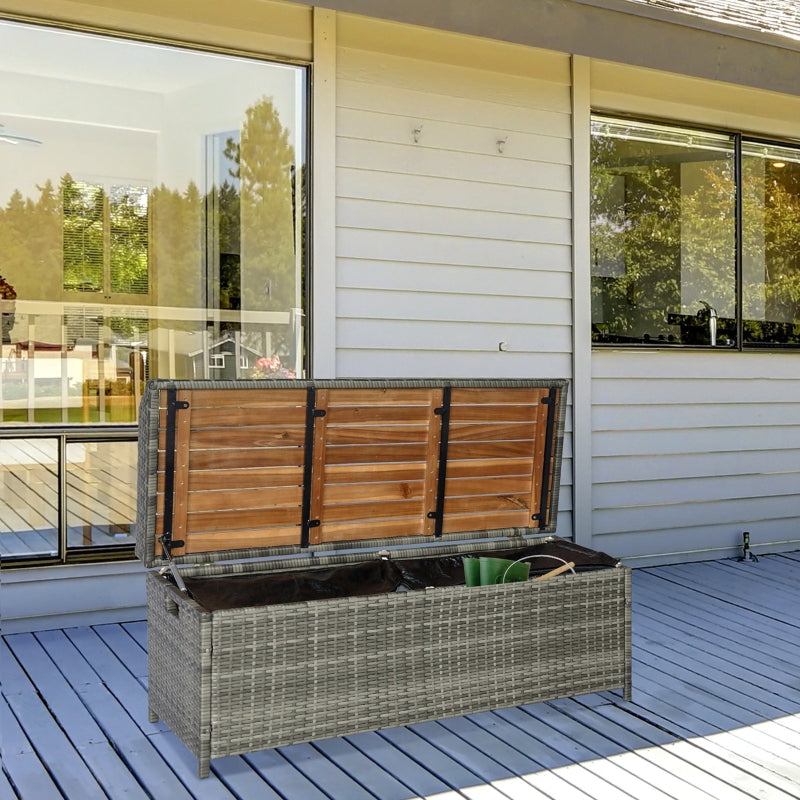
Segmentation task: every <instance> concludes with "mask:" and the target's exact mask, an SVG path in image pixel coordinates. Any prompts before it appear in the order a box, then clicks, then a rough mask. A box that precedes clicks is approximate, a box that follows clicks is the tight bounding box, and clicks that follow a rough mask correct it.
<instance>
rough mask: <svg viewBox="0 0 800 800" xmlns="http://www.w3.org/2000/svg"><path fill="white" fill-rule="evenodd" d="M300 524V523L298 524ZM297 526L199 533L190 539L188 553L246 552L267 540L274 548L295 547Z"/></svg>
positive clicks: (260, 545)
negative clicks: (282, 546)
mask: <svg viewBox="0 0 800 800" xmlns="http://www.w3.org/2000/svg"><path fill="white" fill-rule="evenodd" d="M298 524H299V523H298ZM298 531H299V528H298V526H297V525H290V526H283V527H281V526H273V527H271V528H265V527H264V526H259V527H257V528H250V529H239V530H223V531H218V532H197V533H193V534H192V535H191V536H190V537H189V542H188V544H187V549H186V552H187V553H207V552H210V551H214V550H245V549H251V548H255V547H263V546H264V541H265V539H266V540H268V541H269V544H270V545H272V546H280V545H294V544H297V542H298V540H299V538H300V537H299V534H298Z"/></svg>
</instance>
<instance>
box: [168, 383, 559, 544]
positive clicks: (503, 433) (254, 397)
mask: <svg viewBox="0 0 800 800" xmlns="http://www.w3.org/2000/svg"><path fill="white" fill-rule="evenodd" d="M251 392H254V393H255V394H251ZM275 392H278V393H279V394H277V395H276V394H275ZM287 392H288V393H287ZM546 392H547V390H546V389H518V388H510V389H499V388H496V387H492V388H486V389H460V388H459V389H453V390H452V392H451V399H452V408H451V416H450V427H449V431H448V433H449V441H450V444H449V455H448V475H447V482H446V485H445V514H446V515H447V514H456V515H457V516H458V517H459V521H458V522H457V523H455V525H456V527H458V529H460V530H467V529H469V527H463V526H464V525H465V524H466V519H469V523H470V525H471V526H472V529H473V530H478V529H480V527H481V525H482V524H484V523H485V524H487V525H488V526H489V527H505V526H506V525H507V524H518V523H517V522H516V518H515V522H514V523H510V522H508V520H509V514H513V515H516V516H519V513H518V512H517V511H514V510H513V509H514V508H518V509H522V510H523V511H524V512H525V519H524V521H523V522H522V524H523V525H530V524H531V521H530V519H529V518H530V516H531V513H532V512H531V511H530V510H529V509H530V508H534V506H533V505H531V504H532V503H533V502H534V501H535V502H537V503H538V501H539V498H540V495H541V491H540V489H541V487H540V486H539V485H537V484H536V481H535V477H534V464H533V462H534V460H535V459H536V457H537V455H538V457H539V458H541V456H542V455H543V450H542V447H543V443H544V439H545V436H544V421H545V420H546V410H547V406H545V405H543V404H542V403H541V398H542V397H543V396H544V395H545V394H546ZM240 394H244V395H246V396H245V397H240V396H239V395H240ZM307 398H308V395H307V393H306V391H305V389H303V390H299V391H298V390H295V391H292V390H273V389H265V390H263V391H262V390H260V389H256V390H253V389H249V388H248V389H247V390H241V392H240V391H239V390H230V391H229V390H192V391H190V392H188V393H187V396H186V399H187V402H188V403H189V408H188V410H186V411H179V412H178V417H177V418H178V420H179V427H178V442H179V444H178V449H179V450H180V448H184V449H185V450H186V452H187V453H188V455H187V458H188V460H189V464H190V468H189V473H190V475H191V478H190V479H186V480H185V481H184V479H183V478H181V479H180V480H179V481H177V482H176V487H178V486H179V491H181V492H184V493H185V497H182V498H181V499H180V503H181V508H183V506H185V507H186V511H187V514H188V516H187V519H186V526H187V529H186V533H187V535H188V536H189V537H193V536H196V535H203V536H204V537H206V538H205V539H204V541H215V542H216V541H218V540H219V538H218V537H217V535H216V533H215V532H217V531H220V532H222V531H223V530H225V529H230V530H231V531H232V532H236V531H239V530H248V531H252V530H255V529H257V528H259V527H263V528H264V539H263V541H262V542H261V544H262V545H264V546H269V545H270V544H274V543H275V542H274V540H273V539H272V538H271V536H272V533H273V532H274V529H275V528H276V527H277V528H280V529H281V530H283V529H285V528H287V527H291V526H292V525H295V524H297V525H298V526H299V523H300V522H301V517H302V506H303V502H304V495H303V490H302V483H303V481H304V480H305V479H306V478H308V477H309V475H310V481H311V483H310V487H309V501H310V508H309V512H310V516H309V518H310V519H311V520H319V521H320V522H321V524H320V525H318V526H311V528H310V529H309V532H308V536H309V540H310V543H311V544H316V543H319V542H323V541H332V539H331V538H330V537H333V536H335V537H338V536H340V535H342V536H345V537H349V536H350V533H351V531H352V532H355V531H356V530H358V529H361V528H363V525H364V523H365V522H368V521H370V520H375V521H379V522H380V523H381V526H380V528H381V530H388V528H387V526H391V529H392V530H394V531H397V533H396V534H394V535H416V532H417V531H419V532H420V533H424V534H427V535H430V534H433V533H434V531H435V529H436V525H437V521H436V518H435V517H429V516H428V512H430V511H432V510H434V509H435V508H436V497H437V491H438V477H439V449H440V442H441V426H442V419H443V417H442V415H441V414H439V413H437V410H438V409H439V408H440V407H441V406H442V404H443V398H444V389H443V387H435V388H434V387H432V388H420V389H407V388H387V389H376V388H373V387H371V388H363V389H343V388H339V387H336V388H329V387H324V386H323V387H317V389H316V392H315V393H314V398H315V403H316V415H315V416H314V429H313V431H312V432H311V437H312V441H313V447H314V449H313V463H312V465H311V471H310V473H308V474H307V473H306V472H305V467H304V459H305V456H304V447H305V443H306V440H307V433H306V422H307V419H308V417H307V409H306V402H307ZM181 399H183V397H182V398H181ZM159 433H160V442H161V446H162V448H163V446H164V443H165V441H166V436H165V433H164V431H160V432H159ZM161 464H162V471H163V453H162V458H161ZM539 474H541V473H539ZM158 483H159V488H160V489H161V490H162V491H163V485H164V480H163V474H162V475H159V482H158ZM510 507H511V508H510ZM158 512H159V514H161V515H163V501H159V503H158ZM348 525H351V527H347V526H348ZM296 533H297V542H296V543H299V540H300V533H301V531H300V530H299V529H298V530H297V531H296ZM208 534H212V536H211V538H210V539H209V538H208V536H207V535H208ZM281 536H283V533H281ZM246 538H247V539H248V541H252V542H255V538H256V537H255V536H254V535H253V534H252V533H250V534H248V536H247V537H246ZM348 540H349V539H348ZM198 541H199V540H198ZM191 547H192V550H193V551H196V548H198V547H199V544H197V543H195V544H193V545H191Z"/></svg>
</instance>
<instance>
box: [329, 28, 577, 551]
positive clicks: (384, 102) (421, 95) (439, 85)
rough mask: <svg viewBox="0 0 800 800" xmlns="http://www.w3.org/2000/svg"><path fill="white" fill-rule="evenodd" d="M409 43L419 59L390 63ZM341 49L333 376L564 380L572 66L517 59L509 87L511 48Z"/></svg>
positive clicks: (355, 45) (365, 35)
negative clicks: (519, 67)
mask: <svg viewBox="0 0 800 800" xmlns="http://www.w3.org/2000/svg"><path fill="white" fill-rule="evenodd" d="M348 23H350V24H353V25H357V26H358V27H357V30H350V29H349V28H348ZM409 34H411V35H413V36H414V40H413V49H414V51H415V53H417V54H419V55H417V57H414V58H411V57H407V56H401V55H397V54H395V53H392V52H386V48H385V47H384V46H383V45H382V43H386V42H394V46H395V47H396V45H397V41H398V38H400V39H403V38H404V37H406V38H407V37H409ZM338 36H339V40H338V41H339V47H338V51H337V86H336V94H337V121H336V331H335V338H336V374H337V375H339V376H439V377H462V376H463V377H476V376H481V377H522V376H525V377H566V378H569V377H571V359H572V355H571V353H572V289H571V237H572V233H571V224H572V223H571V216H572V214H571V202H572V200H571V133H570V128H571V107H570V78H569V58H568V57H567V56H566V55H558V54H548V53H539V52H537V51H528V52H529V53H530V56H529V57H528V59H523V60H522V63H523V64H524V69H525V70H526V72H525V73H524V74H520V73H519V72H516V73H515V72H509V71H503V69H502V68H499V67H498V65H502V64H507V63H516V61H512V59H519V56H520V52H519V51H521V50H522V48H518V47H510V46H503V47H502V48H498V46H496V45H492V44H490V43H483V42H481V41H478V40H474V39H470V38H467V37H457V36H452V35H443V34H435V33H432V32H428V31H423V30H419V29H417V31H414V29H410V28H405V29H404V28H403V26H399V25H392V24H379V23H375V25H374V26H372V25H368V26H366V27H365V24H364V21H363V20H359V21H358V22H356V21H355V20H348V19H347V18H345V19H344V20H340V22H339V34H338ZM503 49H505V50H507V51H508V52H510V53H511V59H509V58H504V57H503V53H502V52H498V50H503ZM484 51H485V52H484ZM487 60H489V61H491V62H492V63H491V67H487V66H485V64H486V61H487ZM415 129H418V132H417V134H416V138H417V141H416V142H415V140H414V139H415V133H414V130H415ZM499 140H501V141H502V140H505V142H504V143H501V144H500V145H498V141H499ZM500 150H502V152H499V151H500ZM501 342H504V343H506V344H505V345H504V347H506V348H507V349H506V351H503V352H501V350H500V346H501V345H500V343H501ZM569 430H571V424H570V425H568V434H567V442H566V446H565V455H566V458H565V463H564V469H563V478H562V492H561V497H560V505H559V518H558V530H559V533H561V534H563V535H565V536H571V528H572V526H571V519H570V509H571V483H572V481H571V475H572V470H571V465H570V459H569V456H570V448H571V441H570V436H569Z"/></svg>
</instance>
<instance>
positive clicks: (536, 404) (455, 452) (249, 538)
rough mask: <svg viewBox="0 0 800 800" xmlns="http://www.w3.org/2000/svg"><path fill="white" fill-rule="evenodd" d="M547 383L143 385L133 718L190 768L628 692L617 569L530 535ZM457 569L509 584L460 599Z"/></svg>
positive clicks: (552, 421) (559, 437) (625, 582)
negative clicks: (145, 701) (163, 736)
mask: <svg viewBox="0 0 800 800" xmlns="http://www.w3.org/2000/svg"><path fill="white" fill-rule="evenodd" d="M566 389H567V384H566V382H565V381H560V380H550V381H538V380H486V381H480V380H471V381H457V380H452V381H435V380H406V381H399V380H396V381H391V380H383V381H378V380H351V381H343V380H335V381H334V380H330V381H236V382H232V381H231V382H211V381H165V380H159V381H150V382H148V384H147V387H146V389H145V393H144V396H143V400H142V404H141V408H140V417H139V425H140V442H139V494H138V502H139V507H138V523H137V554H138V556H139V557H140V558H141V559H142V561H143V562H144V563H145V564H146V565H147V566H149V567H157V568H159V569H156V570H151V571H150V572H149V573H148V576H147V598H148V599H147V602H148V619H149V627H148V649H149V711H150V717H151V719H152V720H153V721H155V720H156V719H158V718H159V717H160V718H162V719H163V720H164V721H165V722H166V723H167V724H168V725H169V726H170V727H171V728H172V729H173V730H174V731H175V733H176V734H177V735H178V736H179V737H180V739H181V740H182V741H183V742H184V743H185V744H186V746H187V747H188V748H189V749H190V750H191V752H192V753H194V755H195V756H196V757H197V759H198V772H199V775H200V776H201V777H204V776H206V775H208V773H209V762H210V759H212V758H217V757H221V756H227V755H234V754H240V753H245V752H249V751H252V750H259V749H264V748H271V747H277V746H281V745H287V744H293V743H297V742H305V741H310V740H314V739H320V738H325V737H330V736H342V735H346V734H352V733H357V732H361V731H366V730H374V729H377V728H381V727H390V726H396V725H404V724H411V723H414V722H421V721H425V720H430V719H439V718H443V717H448V716H453V715H461V714H468V713H474V712H477V711H481V710H488V709H493V708H500V707H506V706H513V705H519V704H522V703H530V702H536V701H539V700H545V699H552V698H556V697H563V696H568V695H573V694H579V693H584V692H594V691H601V690H609V689H622V691H623V693H624V695H625V697H629V696H630V690H631V686H630V667H631V664H630V570H629V569H627V568H625V567H622V566H621V565H620V564H619V563H618V562H617V561H616V560H615V559H613V558H611V557H609V556H607V555H605V554H603V553H598V552H596V551H593V550H589V549H587V548H582V547H579V546H577V545H575V544H573V543H571V542H568V541H565V540H563V539H559V538H558V537H556V536H554V535H552V534H553V532H554V530H555V524H556V507H557V499H558V490H559V475H560V468H561V450H562V442H563V429H564V416H565V404H566V403H565V401H566V397H565V395H566ZM469 556H474V557H481V556H484V557H487V556H490V557H500V558H505V559H508V560H509V561H520V560H521V563H525V564H529V565H530V570H531V579H530V580H524V581H519V582H513V583H501V584H498V585H485V586H467V585H465V576H464V564H463V561H462V558H464V557H469ZM565 562H566V563H568V564H569V565H570V567H569V568H568V569H567V568H566V567H564V566H562V565H563V564H564V563H565ZM553 567H558V568H560V569H564V570H566V571H564V572H563V573H562V574H560V575H558V576H555V577H547V579H546V580H536V578H541V577H542V576H543V575H544V576H546V575H547V573H549V572H550V571H551V570H552V569H553Z"/></svg>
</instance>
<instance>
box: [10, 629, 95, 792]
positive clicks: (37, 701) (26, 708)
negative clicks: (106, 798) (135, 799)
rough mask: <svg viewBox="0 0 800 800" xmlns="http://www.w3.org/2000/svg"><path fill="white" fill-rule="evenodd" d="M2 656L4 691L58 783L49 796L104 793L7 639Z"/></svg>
mask: <svg viewBox="0 0 800 800" xmlns="http://www.w3.org/2000/svg"><path fill="white" fill-rule="evenodd" d="M0 658H1V659H2V675H3V694H4V695H5V698H6V700H7V701H8V705H9V707H10V709H11V711H12V712H13V714H14V716H15V717H16V718H17V720H18V722H19V725H20V727H21V728H22V729H23V730H24V731H25V736H26V737H27V738H28V739H29V741H30V743H31V745H32V746H33V750H34V751H35V753H36V755H37V756H38V758H39V760H40V761H41V764H42V766H43V767H44V769H45V770H46V771H47V773H49V774H50V776H51V777H52V779H53V782H54V783H55V784H56V785H57V786H58V791H57V792H56V793H54V794H52V795H50V796H52V797H58V796H59V793H60V794H62V795H63V796H64V797H67V798H72V797H102V796H103V790H102V788H101V787H100V784H99V783H98V782H97V780H96V779H95V777H94V775H93V774H92V772H91V770H90V768H89V767H88V766H87V765H86V762H85V761H84V760H83V757H82V755H81V753H80V752H79V751H78V750H77V749H76V748H75V746H74V745H73V744H72V742H70V740H69V738H68V737H67V735H66V734H65V733H64V731H63V730H62V729H61V727H60V725H59V723H58V721H57V720H56V719H55V718H54V717H53V715H52V714H51V712H50V709H49V708H48V707H47V705H46V704H45V703H43V702H42V699H41V697H40V695H39V694H38V692H37V689H36V687H35V686H33V684H31V683H30V681H29V679H28V677H27V676H26V675H25V673H24V672H23V670H22V667H21V666H20V665H19V663H18V662H17V660H16V658H15V657H14V655H13V654H12V653H11V651H10V649H9V648H8V646H7V645H6V644H5V643H3V646H2V654H0ZM31 766H33V765H31ZM35 796H36V795H32V797H35ZM41 796H42V797H47V796H48V795H41Z"/></svg>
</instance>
